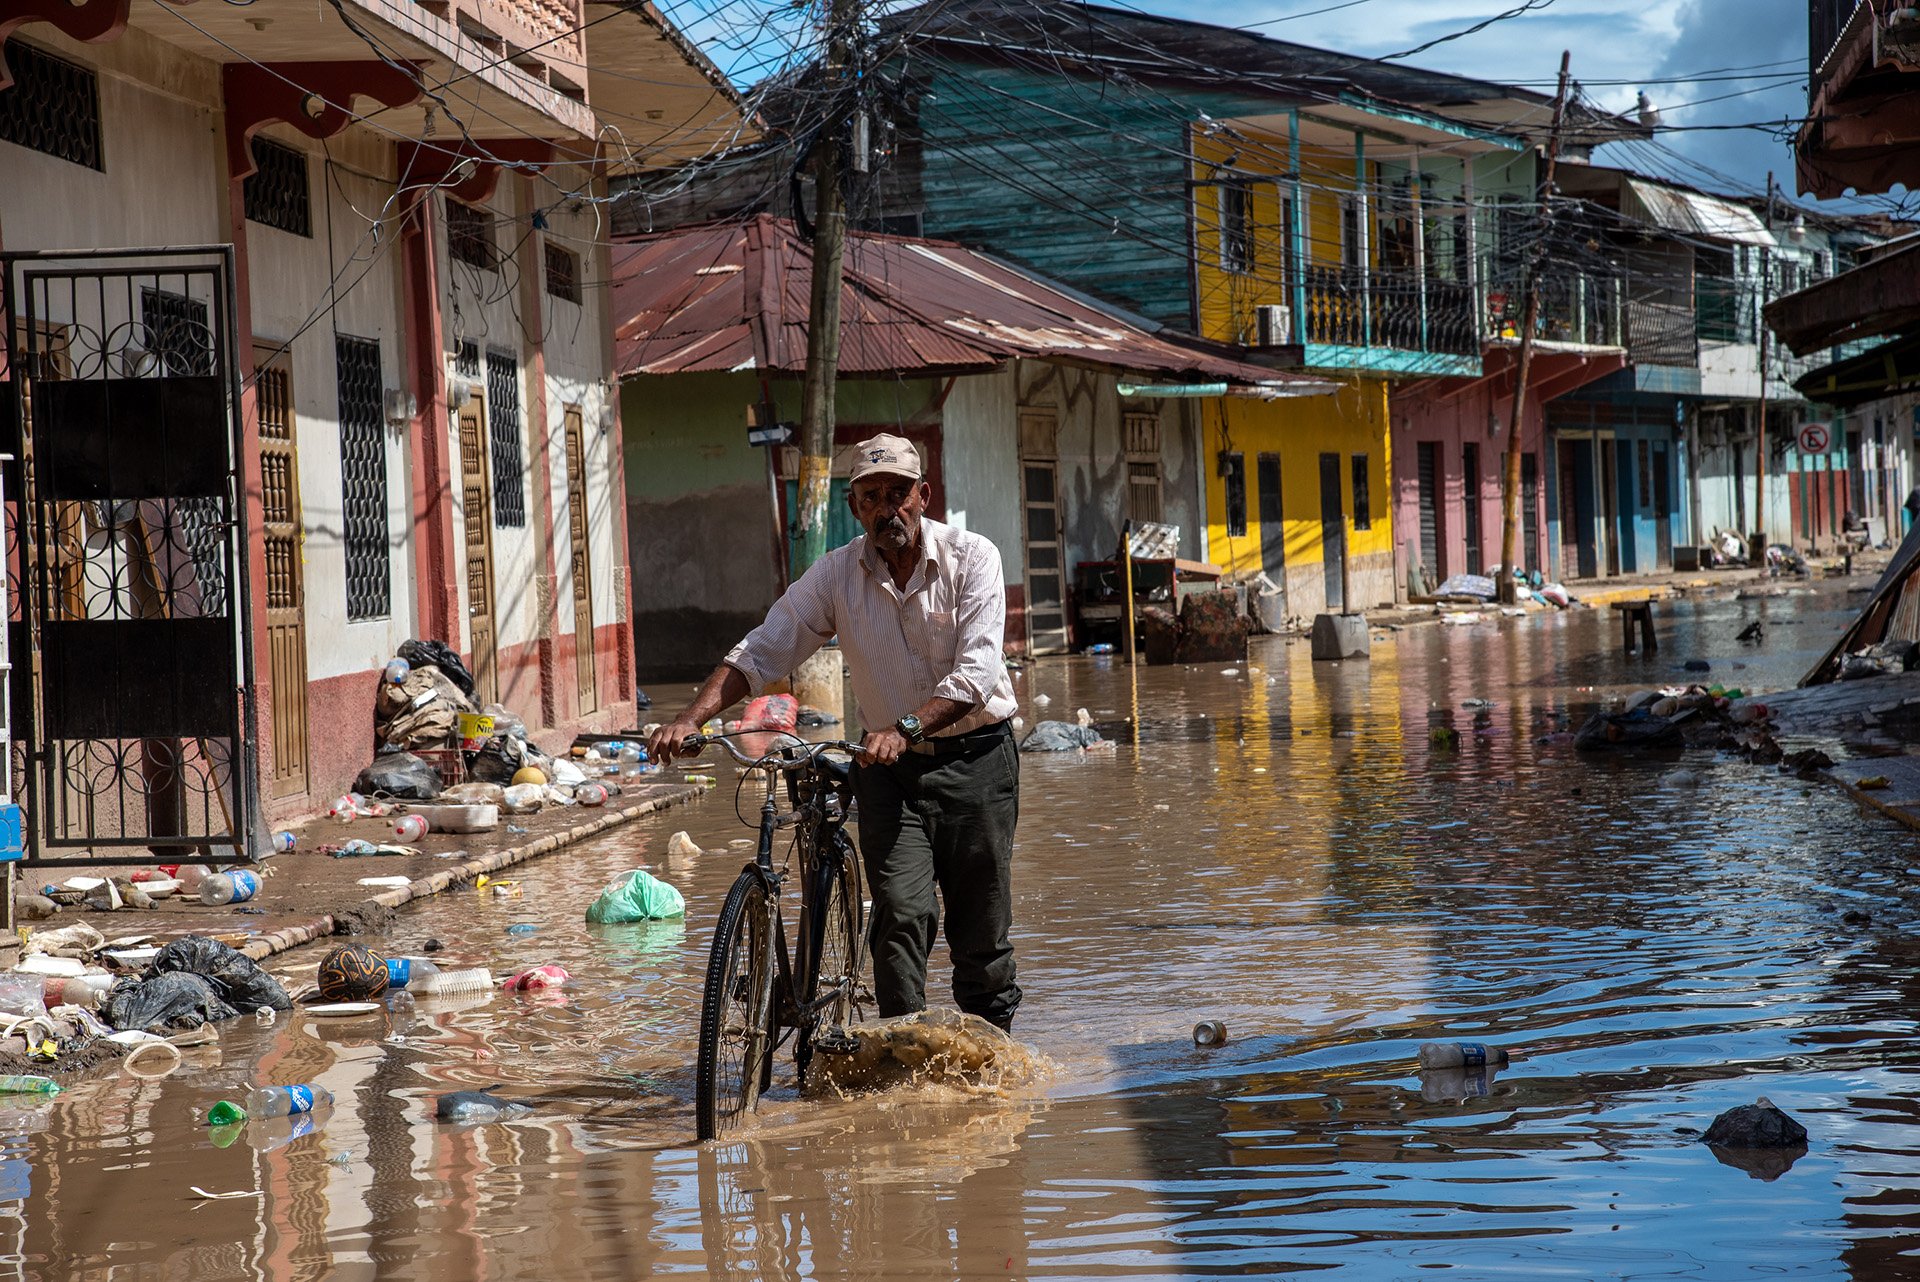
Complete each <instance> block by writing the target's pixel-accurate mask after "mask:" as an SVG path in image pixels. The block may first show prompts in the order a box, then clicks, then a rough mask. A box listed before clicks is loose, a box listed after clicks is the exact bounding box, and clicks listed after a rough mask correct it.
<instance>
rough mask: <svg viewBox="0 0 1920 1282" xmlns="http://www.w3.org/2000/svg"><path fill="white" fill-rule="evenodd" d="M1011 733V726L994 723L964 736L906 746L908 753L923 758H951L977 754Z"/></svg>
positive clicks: (968, 732)
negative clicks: (969, 753)
mask: <svg viewBox="0 0 1920 1282" xmlns="http://www.w3.org/2000/svg"><path fill="white" fill-rule="evenodd" d="M1012 733H1013V726H1012V725H1010V724H1009V723H1007V722H1005V721H996V722H994V723H993V724H992V725H990V726H982V727H981V728H980V729H978V730H969V731H967V733H965V734H954V735H946V736H944V737H936V738H932V739H922V740H921V741H920V742H919V743H910V744H908V745H907V751H908V752H917V753H919V754H920V755H921V756H923V757H952V756H958V755H959V754H960V753H963V752H978V751H979V750H980V749H982V748H985V747H989V746H990V745H992V744H993V743H994V742H995V741H996V740H999V739H1005V738H1007V737H1008V736H1009V735H1011V734H1012Z"/></svg>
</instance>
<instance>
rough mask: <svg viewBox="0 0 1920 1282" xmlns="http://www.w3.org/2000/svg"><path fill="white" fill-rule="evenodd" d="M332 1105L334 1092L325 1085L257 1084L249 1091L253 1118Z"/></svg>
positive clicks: (248, 1095) (291, 1114) (279, 1115)
mask: <svg viewBox="0 0 1920 1282" xmlns="http://www.w3.org/2000/svg"><path fill="white" fill-rule="evenodd" d="M332 1106H333V1092H332V1091H330V1090H328V1089H327V1088H326V1087H324V1086H310V1085H306V1084H304V1083H303V1084H301V1085H298V1086H257V1087H255V1088H254V1089H253V1090H251V1091H248V1092H247V1116H248V1117H253V1118H260V1117H291V1116H293V1115H294V1114H295V1113H311V1112H313V1110H314V1109H316V1108H331V1107H332Z"/></svg>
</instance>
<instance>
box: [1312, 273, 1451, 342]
mask: <svg viewBox="0 0 1920 1282" xmlns="http://www.w3.org/2000/svg"><path fill="white" fill-rule="evenodd" d="M1306 285H1307V291H1306V292H1307V309H1306V316H1305V317H1304V318H1303V324H1302V334H1303V336H1304V338H1305V340H1306V341H1307V342H1308V343H1314V344H1320V345H1326V346H1337V347H1376V348H1386V349H1390V350H1394V351H1402V352H1435V353H1444V354H1446V355H1451V356H1472V355H1476V354H1477V353H1478V352H1479V350H1480V342H1479V334H1478V332H1477V330H1476V327H1475V325H1474V321H1473V290H1472V287H1471V286H1468V285H1465V284H1462V283H1459V282H1457V281H1447V280H1437V279H1434V278H1431V277H1428V278H1424V279H1423V278H1421V277H1419V276H1417V275H1414V274H1412V273H1406V272H1392V271H1381V270H1365V271H1363V270H1362V269H1360V268H1358V267H1351V266H1343V267H1329V266H1322V265H1318V264H1315V265H1311V266H1309V267H1308V268H1307V280H1306Z"/></svg>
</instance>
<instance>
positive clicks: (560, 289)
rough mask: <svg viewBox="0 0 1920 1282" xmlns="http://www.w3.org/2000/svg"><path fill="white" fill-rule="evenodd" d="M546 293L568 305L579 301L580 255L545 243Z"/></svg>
mask: <svg viewBox="0 0 1920 1282" xmlns="http://www.w3.org/2000/svg"><path fill="white" fill-rule="evenodd" d="M547 292H548V293H549V294H552V295H553V296H554V297H555V298H560V299H565V300H566V301H567V302H569V303H577V302H579V301H580V255H578V254H576V253H574V252H573V251H572V250H570V249H562V248H561V247H560V246H558V245H556V244H554V243H553V242H552V241H548V242H547Z"/></svg>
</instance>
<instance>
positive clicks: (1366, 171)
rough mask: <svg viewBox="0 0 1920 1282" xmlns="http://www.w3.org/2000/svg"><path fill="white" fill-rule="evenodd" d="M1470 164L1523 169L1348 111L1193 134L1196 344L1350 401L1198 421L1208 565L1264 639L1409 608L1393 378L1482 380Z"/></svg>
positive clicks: (1380, 114)
mask: <svg viewBox="0 0 1920 1282" xmlns="http://www.w3.org/2000/svg"><path fill="white" fill-rule="evenodd" d="M1474 152H1480V153H1488V152H1499V153H1503V154H1504V155H1506V156H1510V155H1511V154H1512V151H1511V144H1504V145H1503V144H1501V143H1495V142H1492V141H1490V140H1487V139H1485V137H1484V135H1480V134H1479V133H1478V131H1475V130H1471V129H1468V128H1466V127H1463V126H1457V125H1454V124H1452V123H1451V122H1445V121H1441V120H1438V119H1437V118H1433V117H1427V116H1423V115H1420V114H1419V113H1411V112H1405V113H1403V112H1393V113H1386V112H1384V110H1377V109H1373V108H1362V107H1360V106H1357V105H1353V104H1342V105H1335V106H1330V107H1328V108H1326V109H1325V110H1322V111H1313V112H1310V111H1307V110H1304V109H1294V110H1288V111H1284V112H1280V113H1276V114H1274V115H1269V116H1263V117H1258V118H1250V119H1239V120H1229V121H1206V122H1204V123H1202V124H1200V125H1196V126H1194V128H1193V155H1194V165H1193V192H1194V196H1193V209H1192V214H1193V228H1194V242H1195V246H1194V247H1195V255H1194V258H1195V267H1194V288H1195V298H1196V308H1195V310H1196V313H1197V320H1198V322H1199V326H1200V331H1201V334H1202V336H1203V337H1206V338H1209V339H1214V340H1217V341H1220V342H1224V343H1230V344H1233V345H1235V346H1239V347H1244V348H1247V349H1249V350H1250V351H1252V352H1254V353H1256V354H1260V355H1262V356H1263V359H1266V360H1268V361H1269V362H1271V363H1273V364H1274V365H1276V366H1277V367H1283V368H1298V369H1305V370H1308V371H1311V372H1312V373H1314V374H1317V375H1320V376H1322V377H1326V378H1329V379H1333V380H1335V381H1337V382H1338V383H1339V384H1340V388H1339V390H1338V392H1337V393H1335V394H1334V395H1332V396H1324V397H1315V398H1310V399H1295V400H1280V401H1266V402H1261V401H1252V400H1243V399H1237V398H1236V399H1221V400H1215V401H1210V402H1208V403H1207V406H1206V409H1205V411H1204V414H1203V423H1202V430H1203V446H1202V448H1203V452H1204V453H1205V454H1206V456H1207V457H1209V458H1210V459H1211V460H1212V462H1213V468H1212V479H1211V480H1210V481H1209V483H1208V492H1207V535H1208V538H1207V547H1208V556H1209V558H1210V559H1211V560H1212V561H1214V562H1215V563H1217V564H1219V565H1220V566H1222V567H1223V568H1224V569H1225V570H1226V571H1227V573H1228V575H1229V577H1231V578H1236V579H1242V580H1250V581H1256V582H1257V581H1259V580H1260V578H1261V576H1264V578H1265V581H1264V582H1259V590H1258V592H1257V593H1256V600H1258V601H1259V602H1260V604H1261V607H1262V614H1263V615H1264V617H1265V618H1266V619H1267V621H1268V622H1269V623H1270V624H1274V625H1278V624H1280V623H1281V622H1283V621H1285V620H1294V621H1298V622H1306V621H1310V620H1311V619H1312V617H1313V616H1314V615H1315V614H1318V613H1322V612H1324V611H1328V610H1339V609H1342V608H1352V609H1356V610H1364V609H1367V608H1370V607H1374V606H1379V605H1385V604H1391V603H1392V602H1393V601H1394V600H1395V599H1396V596H1397V594H1398V592H1399V588H1400V576H1399V575H1398V574H1397V572H1396V568H1395V555H1394V552H1395V532H1394V528H1393V527H1394V520H1393V513H1394V506H1395V505H1394V494H1393V491H1392V484H1393V481H1392V478H1393V475H1394V468H1393V462H1394V461H1393V456H1392V451H1393V444H1392V427H1391V423H1390V421H1389V413H1388V396H1389V393H1390V391H1391V390H1392V387H1393V380H1395V379H1418V378H1435V377H1448V376H1455V377H1457V376H1463V375H1464V376H1472V375H1476V374H1478V373H1479V372H1480V342H1479V334H1478V327H1477V324H1476V317H1477V314H1478V310H1477V308H1476V307H1475V304H1474V301H1473V300H1474V286H1473V281H1474V278H1475V274H1474V271H1473V258H1474V245H1475V240H1476V228H1475V225H1474V224H1475V222H1476V219H1475V218H1474V217H1472V216H1471V215H1470V213H1469V211H1470V210H1471V209H1472V208H1473V188H1474V173H1473V171H1474V169H1475V168H1476V165H1475V163H1474V161H1473V159H1472V158H1471V156H1472V154H1473V153H1474ZM1423 187H1424V188H1425V190H1423Z"/></svg>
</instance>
